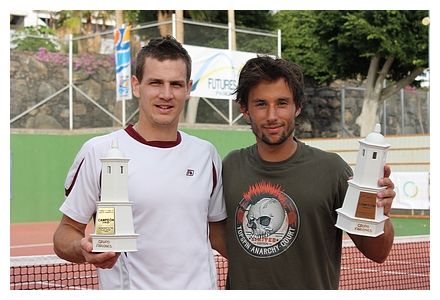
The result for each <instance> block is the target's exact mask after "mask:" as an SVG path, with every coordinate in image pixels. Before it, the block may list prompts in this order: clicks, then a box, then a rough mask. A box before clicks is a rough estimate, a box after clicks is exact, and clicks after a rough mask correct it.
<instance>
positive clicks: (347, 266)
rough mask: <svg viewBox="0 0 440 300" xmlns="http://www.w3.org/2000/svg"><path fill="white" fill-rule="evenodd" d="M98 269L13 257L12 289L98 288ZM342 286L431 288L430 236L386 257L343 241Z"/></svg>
mask: <svg viewBox="0 0 440 300" xmlns="http://www.w3.org/2000/svg"><path fill="white" fill-rule="evenodd" d="M215 262H216V267H217V275H218V276H217V277H218V287H219V288H220V289H224V288H225V286H226V275H227V270H228V261H227V260H226V259H225V258H223V257H222V256H220V255H218V254H215ZM98 288H99V283H98V277H97V274H96V268H95V267H94V266H93V265H91V264H88V263H84V264H74V263H70V262H67V261H64V260H61V259H59V258H58V257H56V256H55V255H44V256H24V257H11V266H10V289H11V290H29V289H31V290H43V289H60V290H69V289H72V290H76V289H98ZM339 289H344V290H353V289H379V290H409V289H411V290H416V289H420V290H428V289H430V240H429V236H416V237H406V238H396V239H395V241H394V244H393V247H392V249H391V253H390V255H389V256H388V258H387V260H386V261H385V262H384V263H382V264H377V263H374V262H372V261H370V260H369V259H367V258H365V257H364V256H363V255H362V254H361V253H360V252H359V251H358V250H357V249H356V247H355V246H354V245H353V243H352V242H351V241H348V240H347V241H344V242H343V250H342V259H341V280H340V284H339Z"/></svg>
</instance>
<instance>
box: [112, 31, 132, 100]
mask: <svg viewBox="0 0 440 300" xmlns="http://www.w3.org/2000/svg"><path fill="white" fill-rule="evenodd" d="M130 29H131V26H128V27H122V28H120V29H116V30H115V34H114V42H115V66H116V100H117V101H122V100H129V99H132V92H131V81H130V78H131V51H130Z"/></svg>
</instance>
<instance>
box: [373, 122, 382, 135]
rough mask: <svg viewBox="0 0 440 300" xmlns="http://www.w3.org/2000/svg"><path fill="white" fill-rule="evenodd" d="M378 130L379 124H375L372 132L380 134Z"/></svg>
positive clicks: (379, 128)
mask: <svg viewBox="0 0 440 300" xmlns="http://www.w3.org/2000/svg"><path fill="white" fill-rule="evenodd" d="M380 130H381V126H380V123H376V125H375V126H374V132H376V133H380Z"/></svg>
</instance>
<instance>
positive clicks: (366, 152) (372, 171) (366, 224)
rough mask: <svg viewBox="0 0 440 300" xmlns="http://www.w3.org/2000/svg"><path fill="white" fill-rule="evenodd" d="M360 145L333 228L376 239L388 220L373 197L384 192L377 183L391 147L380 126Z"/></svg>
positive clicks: (381, 175) (361, 141) (377, 125)
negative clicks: (351, 176) (379, 192)
mask: <svg viewBox="0 0 440 300" xmlns="http://www.w3.org/2000/svg"><path fill="white" fill-rule="evenodd" d="M359 143H360V146H359V152H358V156H357V161H356V169H355V170H354V177H353V179H351V180H349V181H348V190H347V193H346V195H345V199H344V204H343V205H342V207H341V208H339V209H337V210H336V212H337V213H338V219H337V221H336V227H338V228H340V229H342V230H344V231H346V232H348V233H352V234H357V235H364V236H371V237H376V236H378V235H381V234H382V233H383V227H384V222H385V220H386V219H388V217H387V216H385V215H384V213H383V207H377V206H376V200H377V199H376V194H377V192H378V191H380V190H382V189H385V187H380V186H378V184H377V182H378V180H379V179H380V178H382V177H383V172H384V171H383V168H384V165H385V161H386V155H387V150H388V148H389V147H390V145H389V144H387V143H386V142H385V138H384V136H383V135H382V134H381V133H380V124H376V126H375V128H374V131H373V132H371V133H370V134H368V135H367V137H366V138H365V139H364V140H360V141H359Z"/></svg>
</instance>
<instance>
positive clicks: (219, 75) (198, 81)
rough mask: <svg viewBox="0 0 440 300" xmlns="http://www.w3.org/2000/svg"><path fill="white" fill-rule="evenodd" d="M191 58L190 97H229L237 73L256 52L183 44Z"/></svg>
mask: <svg viewBox="0 0 440 300" xmlns="http://www.w3.org/2000/svg"><path fill="white" fill-rule="evenodd" d="M184 47H185V49H186V50H187V51H188V53H189V55H190V56H191V59H192V72H191V79H192V80H193V86H192V90H191V96H192V97H205V98H213V99H229V97H230V96H231V94H232V93H233V92H234V90H235V88H236V86H237V83H238V75H239V72H240V70H241V68H242V67H243V65H244V64H245V63H246V61H247V60H249V59H250V58H253V57H256V56H257V54H256V53H250V52H241V51H231V50H224V49H215V48H206V47H197V46H189V45H184Z"/></svg>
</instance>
